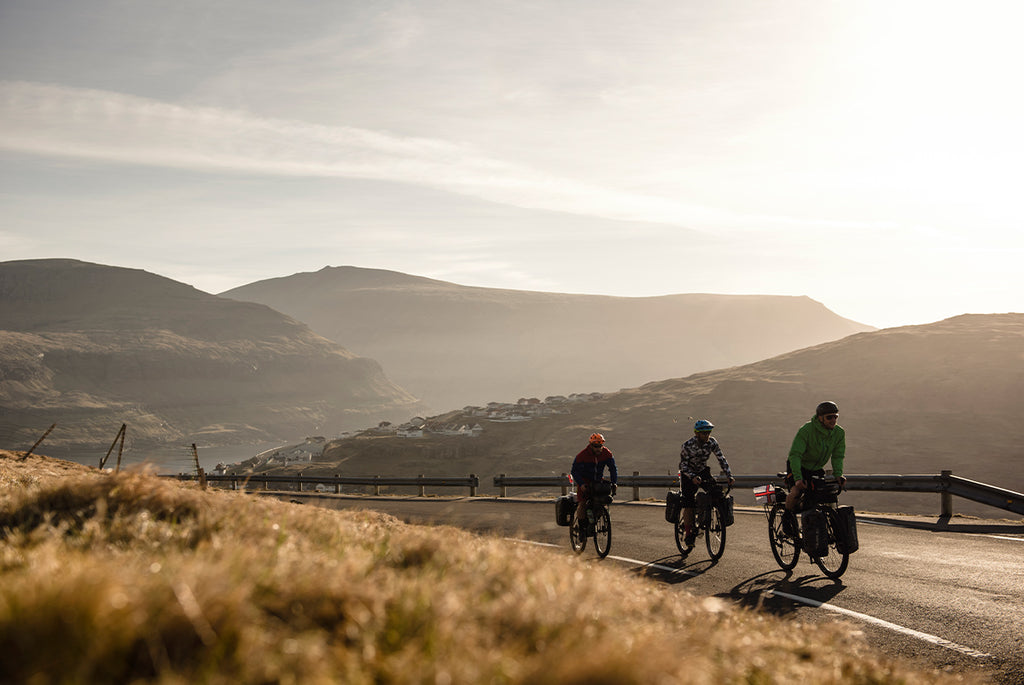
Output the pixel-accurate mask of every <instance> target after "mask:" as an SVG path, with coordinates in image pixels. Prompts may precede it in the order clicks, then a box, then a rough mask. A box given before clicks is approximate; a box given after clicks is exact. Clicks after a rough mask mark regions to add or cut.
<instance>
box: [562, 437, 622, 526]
mask: <svg viewBox="0 0 1024 685" xmlns="http://www.w3.org/2000/svg"><path fill="white" fill-rule="evenodd" d="M606 466H607V467H608V476H609V479H610V480H611V482H612V494H613V495H614V494H615V491H616V489H617V487H618V485H617V484H618V482H619V471H618V469H617V468H615V457H613V456H612V451H611V450H610V449H608V448H607V447H605V446H604V436H603V435H601V434H600V433H592V434H591V435H590V440H589V442H588V443H587V446H586V447H584V448H583V449H582V450H581V451H580V453H579V454H577V455H576V458H575V459H574V460H573V462H572V470H571V471H570V473H571V474H572V480H573V482H574V483H576V519H577V520H579V519H580V518H581V517H582V516H583V510H584V508H585V506H586V502H587V499H588V498H589V497H590V490H591V488H592V485H593V483H596V482H597V481H599V480H601V478H602V477H603V475H604V469H605V467H606Z"/></svg>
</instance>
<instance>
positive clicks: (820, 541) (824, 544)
mask: <svg viewBox="0 0 1024 685" xmlns="http://www.w3.org/2000/svg"><path fill="white" fill-rule="evenodd" d="M800 528H801V535H802V537H803V548H804V551H805V552H807V554H808V555H810V556H812V557H823V556H825V555H826V554H827V553H828V529H827V528H826V523H825V514H824V513H822V512H821V511H819V510H818V509H808V510H807V511H805V512H802V513H801V514H800Z"/></svg>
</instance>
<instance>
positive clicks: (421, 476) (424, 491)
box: [416, 473, 426, 497]
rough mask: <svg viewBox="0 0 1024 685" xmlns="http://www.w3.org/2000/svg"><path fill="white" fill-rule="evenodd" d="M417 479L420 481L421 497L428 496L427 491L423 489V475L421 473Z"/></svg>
mask: <svg viewBox="0 0 1024 685" xmlns="http://www.w3.org/2000/svg"><path fill="white" fill-rule="evenodd" d="M416 477H417V478H419V479H420V497H423V496H424V495H426V489H425V488H424V487H423V474H422V473H421V474H419V475H418V476H416Z"/></svg>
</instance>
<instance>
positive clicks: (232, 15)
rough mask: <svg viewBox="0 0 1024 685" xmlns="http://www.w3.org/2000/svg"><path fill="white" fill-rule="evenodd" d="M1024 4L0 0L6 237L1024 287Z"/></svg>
mask: <svg viewBox="0 0 1024 685" xmlns="http://www.w3.org/2000/svg"><path fill="white" fill-rule="evenodd" d="M1022 20H1024V4H1022V3H1020V2H1019V1H1018V0H1006V1H1005V2H988V1H986V0H970V1H969V2H947V1H943V0H920V1H906V0H856V1H851V0H837V1H829V0H788V1H786V2H768V1H759V0H737V1H730V2H706V1H700V2H698V1H691V0H653V1H648V0H630V2H606V1H603V0H570V1H561V0H544V1H543V2H540V1H530V0H518V1H516V2H487V1H486V0H484V1H481V0H455V1H447V0H429V1H428V0H422V1H421V0H406V1H404V2H402V1H398V0H395V1H392V0H382V1H372V0H361V1H358V2H356V1H343V0H330V1H322V2H320V1H314V0H309V1H306V2H301V3H284V2H279V1H277V0H275V1H273V2H270V1H267V0H173V1H172V0H167V1H162V0H147V1H145V2H141V1H132V0H90V2H88V3H86V2H75V3H71V2H66V1H65V0H0V261H6V260H11V259H32V258H47V257H71V258H76V259H82V260H86V261H93V262H99V263H103V264H112V265H118V266H127V267H134V268H142V269H145V270H147V271H151V272H154V273H158V274H160V275H163V276H168V277H170V278H174V279H176V280H179V281H183V282H185V283H189V284H191V285H194V286H196V287H197V288H199V289H201V290H205V291H207V292H212V293H217V292H222V291H224V290H227V289H229V288H232V287H235V286H238V285H242V284H245V283H249V282H252V281H256V280H261V279H265V278H273V277H278V276H286V275H289V274H292V273H296V272H300V271H316V270H318V269H320V268H322V267H324V266H327V265H331V266H340V265H355V266H363V267H374V268H385V269H394V270H397V271H402V272H405V273H410V274H416V275H422V276H429V277H433V278H440V279H444V280H449V281H454V282H456V283H462V284H465V285H481V286H492V287H505V288H517V289H526V290H550V291H560V292H576V293H599V294H608V295H625V296H641V295H662V294H669V293H686V292H712V293H764V294H778V295H807V296H810V297H812V298H814V299H816V300H818V301H820V302H822V303H824V304H825V305H826V306H828V307H829V308H830V309H832V310H833V311H835V312H837V313H838V314H840V315H842V316H846V317H848V318H851V319H855V320H857V321H860V322H863V323H867V324H871V325H875V326H880V327H886V326H896V325H902V324H911V323H927V322H932V321H937V320H939V319H943V318H946V317H949V316H954V315H957V314H961V313H965V312H1004V311H1017V312H1020V311H1024V266H1022V261H1024V221H1022V218H1024V204H1022V202H1021V200H1020V197H1019V195H1020V190H1021V187H1022V181H1024V173H1022V170H1021V165H1022V160H1024V130H1022V129H1024V89H1022V88H1021V86H1020V75H1019V70H1020V67H1021V65H1022V64H1024V47H1022V41H1021V40H1020V37H1019V29H1020V26H1021V25H1022Z"/></svg>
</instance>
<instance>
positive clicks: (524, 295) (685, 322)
mask: <svg viewBox="0 0 1024 685" xmlns="http://www.w3.org/2000/svg"><path fill="white" fill-rule="evenodd" d="M221 296H223V297H230V298H233V299H236V300H243V301H250V302H259V303H262V304H265V305H268V306H270V307H273V308H274V309H276V310H278V311H280V312H283V313H285V314H287V315H289V316H291V317H294V318H295V319H298V320H300V321H303V322H305V323H306V324H308V325H309V326H310V327H311V328H312V329H313V330H315V331H316V332H318V333H320V334H321V335H324V336H326V337H327V338H330V339H331V340H334V341H335V342H338V343H339V344H344V345H345V346H346V347H348V348H349V349H351V350H353V351H356V352H358V353H359V354H365V355H367V356H370V357H373V358H374V359H377V360H378V361H380V363H381V364H382V365H383V366H384V368H385V369H387V371H388V374H389V375H390V377H391V378H393V379H394V380H395V382H396V383H398V384H399V385H401V386H402V387H404V388H407V389H408V390H409V391H410V392H412V393H413V394H415V395H416V396H417V397H419V398H421V399H422V400H423V401H424V402H425V403H426V404H427V405H429V406H430V407H431V408H432V409H433V410H435V411H443V410H445V409H453V408H458V407H463V406H465V405H467V404H482V403H486V402H489V401H509V400H513V401H514V400H515V399H517V398H520V397H525V398H529V397H539V398H543V397H545V396H547V395H553V394H565V393H569V392H582V391H586V392H591V391H601V392H605V391H612V390H618V389H620V388H624V387H635V386H637V385H639V384H641V383H644V382H647V381H651V380H656V379H660V378H667V377H675V376H680V375H685V374H689V373H695V372H697V371H703V370H707V369H712V368H722V367H726V366H734V365H737V364H745V363H749V362H754V361H758V360H761V359H765V358H768V357H771V356H773V355H776V354H780V353H783V352H788V351H790V350H794V349H799V348H802V347H807V346H808V345H813V344H817V343H821V342H825V341H828V340H836V339H838V338H842V337H845V336H847V335H850V334H852V333H858V332H861V331H867V330H873V329H872V328H871V327H870V326H865V325H862V324H858V323H856V322H853V321H849V320H847V319H843V318H841V317H839V316H837V315H836V314H835V313H833V312H831V311H829V310H828V309H826V308H825V307H824V306H823V305H821V304H820V303H818V302H815V301H814V300H811V299H809V298H807V297H777V296H767V295H706V294H689V295H666V296H662V297H635V298H627V297H608V296H597V295H572V294H559V293H545V292H532V291H520V290H501V289H494V288H478V287H469V286H463V285H457V284H454V283H448V282H445V281H438V280H432V279H428V278H422V277H418V276H410V275H407V274H402V273H397V272H393V271H383V270H376V269H361V268H356V267H350V266H345V267H326V268H324V269H321V270H320V271H317V272H315V273H300V274H295V275H292V276H287V277H284V278H275V279H270V280H265V281H259V282H256V283H251V284H249V285H244V286H241V287H239V288H234V289H232V290H228V291H227V292H224V293H221Z"/></svg>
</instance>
